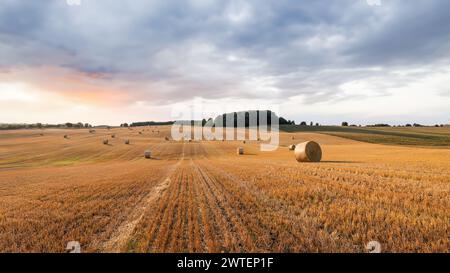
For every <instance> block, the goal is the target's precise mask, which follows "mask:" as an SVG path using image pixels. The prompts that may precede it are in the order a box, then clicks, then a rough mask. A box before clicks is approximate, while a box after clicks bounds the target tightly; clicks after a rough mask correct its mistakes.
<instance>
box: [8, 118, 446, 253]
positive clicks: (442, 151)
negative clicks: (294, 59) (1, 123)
mask: <svg viewBox="0 0 450 273" xmlns="http://www.w3.org/2000/svg"><path fill="white" fill-rule="evenodd" d="M142 130H144V131H142ZM141 131H142V132H141ZM139 132H141V134H139ZM41 134H42V135H41ZM112 134H115V138H112V137H111V135H112ZM64 135H68V138H67V139H66V138H64V137H63V136H64ZM169 135H170V127H163V126H158V127H145V128H144V127H142V128H133V129H132V130H131V129H127V128H115V129H111V130H107V129H97V130H96V132H95V133H89V131H88V130H87V129H86V130H85V129H79V130H75V129H74V130H63V129H46V130H14V131H1V132H0V252H64V251H66V250H65V248H66V245H67V243H68V242H69V241H79V242H80V244H81V247H82V251H83V252H250V251H251V252H367V250H366V248H365V246H366V244H367V243H368V242H369V241H372V240H376V241H379V242H380V243H381V246H382V251H383V252H449V250H450V243H449V238H450V149H448V148H440V147H433V148H423V147H404V146H402V147H401V146H392V145H389V146H388V145H379V144H368V143H364V142H358V141H354V140H349V139H344V138H340V137H337V136H330V135H324V134H320V133H315V132H308V133H304V132H303V133H299V132H297V133H281V146H280V148H279V149H278V150H277V151H275V152H261V151H260V150H259V144H260V143H258V142H256V141H247V143H245V144H243V143H242V142H241V141H225V142H222V141H193V142H175V141H166V140H165V139H164V138H165V137H166V136H169ZM293 137H294V140H293V139H292V138H293ZM104 139H108V140H109V144H108V145H104V144H103V143H102V141H103V140H104ZM125 139H129V140H130V141H131V143H130V145H125V144H124V140H125ZM305 140H314V141H317V142H318V143H320V144H321V146H322V149H323V152H324V157H323V159H322V160H323V161H322V162H321V163H298V162H296V161H295V158H294V155H293V152H292V151H289V150H288V148H287V146H288V145H290V144H296V143H299V142H302V141H305ZM237 147H244V148H245V155H243V156H238V155H236V148H237ZM147 149H149V150H151V151H152V157H153V158H152V159H145V158H144V156H143V154H144V151H145V150H147Z"/></svg>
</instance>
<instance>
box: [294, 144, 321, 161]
mask: <svg viewBox="0 0 450 273" xmlns="http://www.w3.org/2000/svg"><path fill="white" fill-rule="evenodd" d="M295 159H297V161H298V162H320V160H321V159H322V149H321V148H320V145H319V144H318V143H317V142H314V141H307V142H303V143H300V144H297V145H295Z"/></svg>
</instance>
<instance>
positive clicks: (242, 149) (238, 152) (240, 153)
mask: <svg viewBox="0 0 450 273" xmlns="http://www.w3.org/2000/svg"><path fill="white" fill-rule="evenodd" d="M237 154H238V155H243V154H244V148H242V147H239V148H237Z"/></svg>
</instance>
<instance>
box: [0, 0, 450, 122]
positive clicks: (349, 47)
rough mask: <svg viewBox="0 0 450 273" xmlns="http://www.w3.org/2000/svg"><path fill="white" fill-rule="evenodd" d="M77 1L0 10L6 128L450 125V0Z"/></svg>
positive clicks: (0, 107)
mask: <svg viewBox="0 0 450 273" xmlns="http://www.w3.org/2000/svg"><path fill="white" fill-rule="evenodd" d="M76 1H77V0H45V1H44V0H42V1H29V0H1V1H0V123H7V122H8V123H11V122H30V123H31V122H44V123H47V122H48V123H59V122H66V121H72V122H78V121H82V122H91V123H93V124H120V123H122V122H130V121H145V120H169V119H172V118H176V112H177V111H176V110H175V111H174V109H179V108H180V106H186V105H190V104H191V103H192V101H193V100H195V101H197V102H198V101H199V100H200V101H202V102H203V105H205V104H206V105H208V106H210V107H211V106H212V108H213V109H215V110H216V111H226V112H229V111H234V110H244V109H246V110H247V109H269V108H270V109H274V110H276V111H279V112H280V114H281V115H282V116H285V117H286V118H288V119H294V120H296V121H297V122H300V121H302V120H306V121H308V122H309V121H314V122H320V123H323V124H336V123H340V122H341V121H343V120H347V121H349V122H351V123H362V124H367V123H375V122H387V123H392V124H396V123H406V122H420V123H426V124H434V123H450V16H449V15H448V11H449V10H450V1H448V0H414V1H410V0H340V1H332V0H329V1H322V0H308V1H298V0H292V1H288V0H274V1H269V0H264V1H262V0H255V1H233V0H220V1H213V0H189V1H188V0H185V1H171V0H159V1H151V0H140V1H138V0H133V1H131V0H130V1H124V0H115V1H114V0H81V5H69V4H68V2H69V3H71V2H76ZM378 1H380V3H381V5H376V4H377V2H378ZM174 113H175V114H174Z"/></svg>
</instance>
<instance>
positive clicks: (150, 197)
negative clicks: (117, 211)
mask: <svg viewBox="0 0 450 273" xmlns="http://www.w3.org/2000/svg"><path fill="white" fill-rule="evenodd" d="M183 160H184V145H183V152H182V155H181V157H180V159H179V160H178V162H177V163H176V164H175V165H173V166H172V167H171V168H170V170H169V171H168V174H167V175H166V176H165V178H163V179H162V180H161V182H159V183H158V184H157V185H156V186H155V187H154V188H153V189H152V190H151V191H150V192H149V193H148V194H147V195H146V196H145V197H144V198H143V201H141V202H140V203H139V204H138V205H137V206H136V207H135V208H134V209H133V211H132V212H131V213H130V214H129V216H128V219H127V220H126V221H124V222H123V223H122V224H121V225H120V226H119V227H118V228H117V229H116V231H115V232H114V233H113V234H112V236H111V237H110V238H109V239H108V240H107V241H106V242H104V243H103V244H102V245H101V247H100V249H101V251H102V252H108V253H114V252H120V251H121V249H122V247H123V246H124V245H125V244H126V243H127V241H128V239H129V238H130V236H131V234H132V233H133V231H134V229H135V228H136V226H137V224H138V223H139V222H140V221H141V220H142V218H143V217H144V215H145V212H146V211H147V208H148V207H149V206H150V205H151V204H152V203H153V202H155V201H156V200H157V199H158V198H159V197H160V196H161V194H162V193H163V192H164V191H165V190H166V189H167V188H168V187H169V185H170V183H171V179H170V176H171V175H172V174H173V173H175V171H176V170H177V169H178V167H179V165H180V164H181V162H183Z"/></svg>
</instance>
